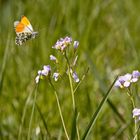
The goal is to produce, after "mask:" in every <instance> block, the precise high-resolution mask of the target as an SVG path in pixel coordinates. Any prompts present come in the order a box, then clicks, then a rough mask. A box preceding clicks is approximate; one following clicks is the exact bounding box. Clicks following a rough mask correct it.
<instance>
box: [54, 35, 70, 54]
mask: <svg viewBox="0 0 140 140" xmlns="http://www.w3.org/2000/svg"><path fill="white" fill-rule="evenodd" d="M71 43H72V38H71V37H68V36H67V37H65V38H60V39H59V40H57V42H56V44H55V45H54V46H52V48H54V49H56V50H60V51H61V52H64V50H65V49H66V48H67V47H68V46H69V45H70V44H71Z"/></svg>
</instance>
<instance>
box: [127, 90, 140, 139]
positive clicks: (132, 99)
mask: <svg viewBox="0 0 140 140" xmlns="http://www.w3.org/2000/svg"><path fill="white" fill-rule="evenodd" d="M127 95H128V96H129V97H130V100H131V103H132V106H133V109H134V108H136V105H135V102H134V97H133V94H132V92H131V89H130V88H127ZM135 134H136V135H135V136H134V140H138V135H137V120H136V117H135Z"/></svg>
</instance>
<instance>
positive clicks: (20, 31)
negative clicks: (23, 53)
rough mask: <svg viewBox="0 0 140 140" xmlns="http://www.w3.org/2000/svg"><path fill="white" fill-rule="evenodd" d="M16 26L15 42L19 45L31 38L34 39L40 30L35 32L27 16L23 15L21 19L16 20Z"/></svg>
mask: <svg viewBox="0 0 140 140" xmlns="http://www.w3.org/2000/svg"><path fill="white" fill-rule="evenodd" d="M14 28H15V32H16V39H15V43H16V44H17V45H19V46H20V45H22V44H23V43H25V42H26V41H28V40H30V39H34V38H35V37H36V36H37V35H38V32H34V30H33V27H32V25H31V23H30V21H29V20H28V18H27V17H26V16H22V17H21V20H20V21H15V22H14Z"/></svg>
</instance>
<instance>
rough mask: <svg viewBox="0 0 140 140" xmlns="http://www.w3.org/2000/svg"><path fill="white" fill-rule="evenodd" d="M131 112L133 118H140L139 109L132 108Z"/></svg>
mask: <svg viewBox="0 0 140 140" xmlns="http://www.w3.org/2000/svg"><path fill="white" fill-rule="evenodd" d="M132 113H133V118H137V120H138V121H139V120H140V109H138V108H134V109H133V111H132Z"/></svg>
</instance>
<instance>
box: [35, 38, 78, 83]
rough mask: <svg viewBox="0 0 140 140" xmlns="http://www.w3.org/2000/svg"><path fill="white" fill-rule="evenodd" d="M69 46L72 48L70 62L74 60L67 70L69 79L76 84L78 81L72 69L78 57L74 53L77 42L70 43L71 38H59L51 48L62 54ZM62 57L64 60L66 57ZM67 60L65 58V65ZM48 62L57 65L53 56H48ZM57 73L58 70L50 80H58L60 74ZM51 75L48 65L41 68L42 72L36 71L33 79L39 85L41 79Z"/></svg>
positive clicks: (56, 60)
mask: <svg viewBox="0 0 140 140" xmlns="http://www.w3.org/2000/svg"><path fill="white" fill-rule="evenodd" d="M70 45H72V46H73V51H74V59H73V58H72V60H74V61H73V63H72V64H69V69H70V74H71V77H72V78H73V80H74V81H75V82H76V83H77V82H79V81H80V80H79V78H78V75H77V73H76V72H75V71H74V70H73V69H74V67H75V66H76V62H77V59H78V55H76V56H75V52H76V50H77V48H78V46H79V42H78V41H72V38H71V37H68V36H67V37H65V38H60V39H59V40H58V41H57V42H56V43H55V45H54V46H53V47H52V48H54V49H56V50H59V51H60V52H62V53H63V54H64V53H65V51H66V48H67V47H68V46H70ZM63 57H65V58H66V56H64V55H63ZM68 59H69V58H66V60H67V63H68V61H69V60H68ZM50 60H51V61H53V62H54V63H55V64H56V63H58V59H57V58H56V57H55V56H54V55H50ZM58 71H59V70H57V72H54V73H53V74H52V78H53V79H54V81H58V79H59V77H60V73H58ZM51 73H52V72H51V67H50V65H47V66H43V70H39V71H38V75H37V76H36V79H35V81H36V83H39V80H40V79H43V78H44V77H47V76H49V77H51Z"/></svg>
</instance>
